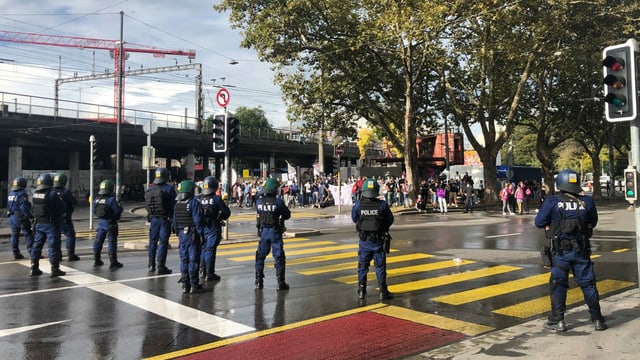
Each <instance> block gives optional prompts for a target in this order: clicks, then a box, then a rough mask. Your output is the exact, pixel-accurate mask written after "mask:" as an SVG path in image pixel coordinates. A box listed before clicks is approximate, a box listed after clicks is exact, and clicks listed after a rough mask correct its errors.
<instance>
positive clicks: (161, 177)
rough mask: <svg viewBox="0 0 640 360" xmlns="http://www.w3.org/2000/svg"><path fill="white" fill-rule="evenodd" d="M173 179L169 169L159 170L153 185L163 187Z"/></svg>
mask: <svg viewBox="0 0 640 360" xmlns="http://www.w3.org/2000/svg"><path fill="white" fill-rule="evenodd" d="M170 179H171V174H169V170H167V168H157V169H156V172H155V176H154V179H153V183H154V184H156V185H162V184H164V183H166V182H167V181H169V180H170Z"/></svg>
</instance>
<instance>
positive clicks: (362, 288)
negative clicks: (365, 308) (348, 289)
mask: <svg viewBox="0 0 640 360" xmlns="http://www.w3.org/2000/svg"><path fill="white" fill-rule="evenodd" d="M366 296H367V283H359V284H358V299H361V300H362V299H364V298H365V297H366Z"/></svg>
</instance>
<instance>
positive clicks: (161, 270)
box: [144, 168, 177, 275]
mask: <svg viewBox="0 0 640 360" xmlns="http://www.w3.org/2000/svg"><path fill="white" fill-rule="evenodd" d="M169 178H170V174H169V170H167V169H166V168H158V169H156V171H155V177H154V180H153V184H154V185H153V186H151V187H149V189H148V190H147V192H146V193H145V197H144V199H145V204H146V208H147V214H148V217H149V222H150V226H149V271H150V272H154V271H156V256H157V264H158V272H157V273H158V274H160V275H164V274H171V269H169V268H167V265H166V264H167V251H168V250H169V236H170V235H171V216H173V208H174V206H175V199H176V196H177V193H176V189H175V188H174V187H173V186H172V185H171V184H169V183H168V181H169Z"/></svg>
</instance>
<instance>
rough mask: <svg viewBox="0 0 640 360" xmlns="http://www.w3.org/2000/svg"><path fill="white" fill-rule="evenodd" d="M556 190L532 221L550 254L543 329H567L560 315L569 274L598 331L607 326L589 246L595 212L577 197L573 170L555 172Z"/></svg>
mask: <svg viewBox="0 0 640 360" xmlns="http://www.w3.org/2000/svg"><path fill="white" fill-rule="evenodd" d="M556 187H557V188H558V189H559V190H560V194H559V195H554V196H548V197H547V198H545V200H544V202H543V203H542V206H541V207H540V210H539V212H538V214H537V215H536V219H535V225H536V226H537V227H538V228H545V230H547V233H548V237H549V238H550V239H551V251H552V255H553V261H552V267H551V277H550V279H549V283H550V290H551V294H550V295H551V315H550V316H549V318H548V320H547V322H546V323H545V325H544V326H545V327H546V328H548V329H553V330H558V331H566V330H567V325H566V323H565V320H564V314H565V310H566V300H567V289H568V287H569V272H572V273H573V274H574V279H575V281H576V283H577V284H578V285H579V286H580V288H581V289H582V294H583V296H584V300H585V302H586V303H587V306H588V307H589V314H590V315H591V321H592V322H593V323H594V324H595V329H596V330H597V331H602V330H605V329H606V328H607V325H606V324H605V320H604V318H603V317H602V313H601V311H600V296H599V294H598V289H597V288H596V275H595V272H594V269H593V263H592V262H591V260H590V255H591V246H590V243H589V238H590V237H591V235H592V233H593V228H594V227H595V226H596V225H597V223H598V212H597V211H596V206H595V204H594V202H593V199H592V198H591V197H590V196H586V195H581V193H582V189H581V187H580V177H579V176H578V174H577V173H576V172H575V171H573V170H570V169H567V170H562V171H561V172H560V173H558V176H557V178H556Z"/></svg>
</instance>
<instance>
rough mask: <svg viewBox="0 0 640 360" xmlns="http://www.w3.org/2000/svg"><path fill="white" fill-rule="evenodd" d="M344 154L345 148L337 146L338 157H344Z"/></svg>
mask: <svg viewBox="0 0 640 360" xmlns="http://www.w3.org/2000/svg"><path fill="white" fill-rule="evenodd" d="M342 154H344V148H343V147H342V145H336V155H338V156H342Z"/></svg>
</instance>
